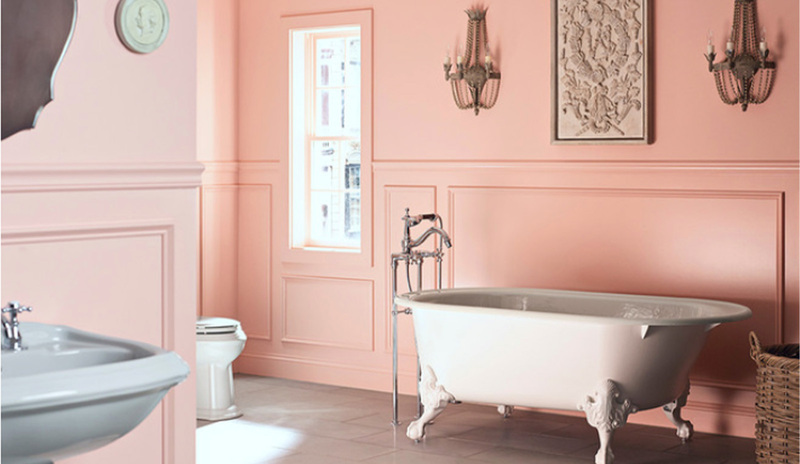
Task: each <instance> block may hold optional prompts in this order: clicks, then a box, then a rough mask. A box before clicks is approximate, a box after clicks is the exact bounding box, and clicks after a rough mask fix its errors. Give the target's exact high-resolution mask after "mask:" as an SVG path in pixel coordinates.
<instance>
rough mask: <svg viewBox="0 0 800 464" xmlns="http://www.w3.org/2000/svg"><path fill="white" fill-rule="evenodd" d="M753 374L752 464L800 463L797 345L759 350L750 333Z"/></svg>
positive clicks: (799, 384) (799, 377) (756, 338)
mask: <svg viewBox="0 0 800 464" xmlns="http://www.w3.org/2000/svg"><path fill="white" fill-rule="evenodd" d="M750 357H751V358H753V360H754V361H755V362H756V364H757V365H758V370H757V373H756V462H758V464H797V463H798V462H800V440H799V438H800V412H799V411H798V409H799V408H798V395H799V394H800V392H799V390H800V360H798V345H771V346H766V347H763V348H762V347H761V343H760V342H759V341H758V337H756V334H755V333H753V332H750Z"/></svg>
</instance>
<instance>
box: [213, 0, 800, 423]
mask: <svg viewBox="0 0 800 464" xmlns="http://www.w3.org/2000/svg"><path fill="white" fill-rule="evenodd" d="M651 5H652V13H653V23H652V30H653V36H652V41H651V44H652V50H651V53H652V55H651V58H652V62H653V69H652V73H651V76H650V79H651V84H652V88H653V98H652V102H653V105H652V126H653V130H654V133H653V135H654V142H653V143H652V144H651V145H639V146H608V145H605V146H563V145H560V146H553V145H551V144H550V134H549V131H550V107H549V102H550V68H549V63H550V49H549V44H550V2H549V1H536V2H531V1H521V0H515V1H507V2H495V3H493V4H491V5H489V6H490V8H489V13H488V34H489V41H490V43H491V44H492V48H493V50H496V51H495V53H493V58H494V59H495V62H496V64H497V67H498V68H499V69H500V71H501V72H502V75H503V79H502V85H501V89H500V95H499V100H498V103H497V106H496V107H495V108H493V109H491V110H486V111H482V112H481V114H480V116H478V117H475V116H474V115H473V114H472V113H471V112H467V111H459V110H457V109H456V108H455V106H454V104H453V102H452V97H451V95H450V90H449V86H448V84H447V83H445V82H444V81H443V79H442V70H441V61H442V57H443V55H444V52H445V49H447V48H449V49H450V51H451V53H452V52H453V50H454V49H455V48H456V45H457V44H458V43H460V42H463V40H464V37H465V31H466V15H464V13H463V10H464V9H465V8H467V7H469V6H470V4H469V3H465V2H463V1H455V0H444V1H436V2H427V1H421V0H411V1H410V2H372V1H369V0H336V1H324V2H323V1H320V0H277V1H272V2H263V1H260V0H239V1H238V2H233V6H217V7H216V8H223V9H227V8H234V9H235V10H236V11H237V12H238V16H236V18H235V20H232V21H233V22H234V24H235V26H231V23H230V22H228V19H225V26H224V28H223V29H219V28H217V29H215V33H219V34H222V35H225V34H229V35H228V36H226V37H224V38H222V39H219V40H224V41H228V40H230V38H231V37H235V38H236V40H237V42H236V43H237V48H236V62H235V63H234V64H233V65H234V66H235V67H236V77H237V79H236V81H235V84H233V85H234V86H235V89H236V91H235V93H236V95H237V96H238V98H237V99H236V105H235V108H236V109H235V112H234V115H233V116H232V117H234V118H235V119H236V126H235V127H236V129H235V130H236V131H237V134H238V136H237V137H236V147H235V153H236V155H235V156H234V157H231V156H229V154H228V152H227V151H225V150H222V149H220V150H218V153H217V154H213V155H211V159H210V161H213V163H210V164H209V168H210V170H211V169H214V170H217V171H219V172H220V173H229V174H230V176H228V175H227V174H225V175H226V176H228V177H225V178H226V179H227V180H226V181H225V182H229V184H226V185H236V186H237V191H238V203H235V201H234V200H233V199H230V198H227V199H226V200H225V201H226V202H227V204H228V205H233V204H235V207H236V208H237V210H238V213H237V217H238V223H237V225H238V230H236V234H237V237H238V240H236V243H238V247H234V246H233V245H232V243H233V242H231V241H228V240H217V239H216V237H217V235H214V236H213V237H214V240H213V242H212V241H210V240H205V239H204V245H203V247H204V248H203V250H204V257H203V259H204V262H205V259H206V258H205V254H206V253H209V255H210V259H212V260H216V261H217V262H222V261H223V260H222V259H221V258H219V256H221V255H220V254H219V253H220V250H219V249H220V248H225V250H223V251H222V252H223V253H225V254H226V256H227V257H226V258H225V259H224V261H225V263H227V264H224V265H221V267H222V268H224V269H229V268H231V266H234V264H233V263H235V269H236V272H237V273H238V277H237V279H236V282H237V287H236V290H235V292H234V293H235V295H236V298H237V301H238V306H237V308H236V314H237V315H238V318H239V319H240V320H242V322H243V325H244V329H245V331H246V332H247V333H248V334H252V335H254V336H251V337H250V339H249V340H248V344H247V347H246V349H245V352H244V354H243V355H242V356H241V357H240V359H239V361H238V362H237V368H238V369H239V370H240V371H242V372H248V373H252V374H260V375H274V376H283V377H289V378H296V379H302V380H310V381H318V382H325V383H331V384H341V385H348V386H355V387H362V388H371V389H377V390H384V391H385V390H388V389H390V388H391V342H390V338H389V334H390V318H389V315H388V311H389V304H390V302H389V298H388V295H389V293H390V285H389V272H388V269H389V261H388V256H389V254H390V253H391V252H393V251H397V249H398V248H399V242H400V237H399V233H400V231H401V221H400V217H401V216H402V213H403V208H405V207H410V208H412V210H413V212H427V211H436V212H438V213H439V214H441V215H442V217H443V218H444V220H445V226H446V228H447V229H448V230H449V231H450V232H451V233H452V235H453V243H454V248H453V250H451V252H449V253H448V258H447V260H446V263H445V264H446V265H445V268H444V275H443V277H444V282H445V284H446V285H450V286H467V285H497V286H511V285H519V286H530V287H548V288H561V289H577V290H591V291H605V292H627V293H650V294H661V295H672V296H688V297H699V298H718V299H724V300H730V301H734V302H738V303H742V304H746V305H748V306H750V307H751V308H752V309H753V311H754V317H753V318H752V319H750V320H748V321H745V322H740V323H735V324H730V325H727V326H723V327H720V328H719V329H716V330H715V331H714V332H712V333H711V336H710V338H709V342H708V344H707V346H706V349H705V350H704V352H703V354H702V355H701V358H700V360H699V362H698V363H697V366H696V367H695V369H694V371H693V374H692V379H693V385H694V387H693V389H692V395H691V396H690V398H689V405H688V408H687V416H689V417H690V418H691V420H692V421H693V422H694V423H695V424H696V427H697V429H698V430H703V431H711V432H720V433H727V434H734V435H743V436H752V434H753V423H754V418H753V415H754V412H753V396H754V394H753V382H754V370H755V369H754V364H753V362H752V361H751V360H750V359H749V357H748V356H747V340H746V337H745V335H746V333H747V331H749V330H752V329H755V330H756V331H758V333H759V335H760V336H761V337H762V338H763V339H765V340H766V343H775V342H792V341H795V342H796V341H797V340H798V326H799V325H800V320H799V319H798V290H799V289H798V283H799V282H800V270H799V269H798V253H799V251H800V250H799V247H798V238H799V237H800V226H799V225H798V211H800V199H799V198H798V158H799V157H800V146H799V144H798V125H799V124H800V114H799V112H798V99H799V98H800V94H799V92H798V88H799V87H800V85H798V82H799V81H800V75H799V71H800V69H799V66H798V57H799V56H800V49H799V48H798V45H800V40H798V34H799V33H800V27H799V26H800V22H799V21H798V14H799V12H800V6H798V3H797V2H761V3H760V4H759V16H760V21H761V23H762V24H765V25H766V26H767V30H768V34H769V40H770V44H771V45H770V47H771V51H772V55H771V56H774V57H775V59H776V61H777V66H778V71H777V79H776V81H775V88H774V91H773V94H772V96H771V98H770V99H769V100H768V101H767V102H766V103H765V104H763V105H757V106H751V107H750V109H749V110H748V111H747V112H746V113H742V112H741V111H740V110H739V109H738V108H736V107H728V106H726V105H724V104H722V103H721V102H720V101H719V98H718V97H717V96H716V91H715V88H714V82H713V78H712V77H711V76H710V75H709V74H708V72H707V69H706V64H705V61H704V59H703V56H702V53H703V51H704V46H705V37H706V33H707V30H708V29H709V28H713V29H714V30H715V31H716V36H717V37H720V38H722V37H723V36H724V33H723V31H725V30H727V29H728V28H729V27H730V22H731V16H732V13H733V11H732V2H730V0H712V1H705V2H695V1H692V0H670V1H668V2H666V1H665V2H655V1H654V2H652V3H651ZM201 8H202V4H201ZM365 9H366V10H369V11H371V15H372V27H373V30H374V38H373V40H372V46H373V50H374V51H373V53H372V55H371V58H372V62H373V65H372V69H371V71H372V79H371V80H370V81H369V83H371V84H372V89H373V91H372V92H371V95H372V101H371V106H370V107H371V110H372V115H373V116H372V119H371V121H370V122H371V124H372V127H373V129H372V130H371V131H370V132H368V135H371V136H372V143H371V148H372V156H371V157H369V159H367V160H366V161H371V163H372V168H371V170H368V172H371V174H372V176H373V177H372V181H371V182H366V181H365V183H364V186H365V195H366V198H367V199H369V200H371V202H372V207H371V208H370V212H371V215H372V216H371V220H370V221H366V232H368V237H367V240H368V241H370V240H371V246H370V247H369V251H370V252H371V253H372V257H373V259H372V260H371V262H367V261H364V260H361V261H358V260H357V261H353V260H352V259H347V258H344V257H337V256H335V255H332V256H326V257H325V259H311V258H308V259H306V258H302V257H301V258H300V259H298V258H297V257H296V256H294V255H291V254H289V253H286V250H287V248H288V243H289V242H288V240H289V239H288V237H289V232H288V227H289V223H288V210H289V208H288V191H289V186H288V164H287V153H288V148H287V147H288V120H287V116H286V115H287V111H288V109H287V101H288V95H287V86H288V84H287V82H288V79H287V72H288V69H287V62H288V49H287V45H286V43H287V35H288V34H287V30H288V27H289V25H288V24H289V23H290V22H289V21H287V20H286V18H298V17H308V16H302V15H311V16H314V15H313V14H314V13H322V12H360V11H364V10H365ZM225 14H226V15H227V13H225ZM224 17H225V18H228V16H224ZM216 24H218V23H217V21H216V20H215V21H214V25H216ZM225 28H228V29H230V30H228V29H225ZM226 31H227V32H226ZM721 40H722V39H720V43H717V48H718V49H721V47H722V46H723V44H722V43H721ZM225 43H226V44H227V42H225ZM215 44H216V45H215V47H214V50H215V52H214V53H216V54H217V56H218V55H219V54H220V53H223V52H222V51H221V50H223V49H227V48H226V47H227V45H225V46H223V47H222V48H220V44H219V43H216V42H215ZM231 66H232V64H231V61H230V60H229V59H227V58H226V59H225V60H223V61H220V62H217V64H216V65H215V66H211V69H213V70H214V72H219V73H221V74H222V75H224V76H230V72H231V69H230V67H231ZM225 79H228V77H226V78H225ZM208 91H209V92H212V96H211V97H209V96H208V95H207V96H206V97H207V98H217V99H218V101H217V103H216V105H217V112H218V113H217V116H218V117H222V118H226V117H228V114H229V112H230V110H229V108H230V107H231V103H230V101H229V100H230V89H229V88H228V87H227V84H226V87H224V88H222V89H220V88H219V85H215V86H209V87H208ZM214 92H216V93H214ZM225 195H226V196H227V195H228V191H227V190H226V191H225ZM204 198H205V196H204ZM204 203H205V202H204ZM218 204H220V203H219V202H218V200H212V201H209V202H208V203H207V204H204V212H205V211H211V210H217V211H221V209H220V208H218V206H215V205H218ZM225 214H228V213H225ZM220 217H222V213H221V212H220ZM211 222H212V223H213V221H211ZM204 223H207V221H204ZM215 227H218V226H215ZM231 233H233V231H232V230H230V229H228V230H227V231H225V232H224V233H223V232H220V233H219V236H220V237H229V236H230V234H231ZM214 234H217V233H216V232H214ZM433 277H434V273H433V269H432V268H430V267H428V268H426V269H424V278H425V281H426V283H427V285H432V283H433V280H432V279H433ZM230 285H231V283H230V282H229V281H226V280H224V279H215V278H214V277H213V275H211V274H209V273H208V272H207V270H206V269H205V268H204V282H203V287H204V289H203V295H204V298H206V297H205V295H211V294H215V293H217V294H225V295H228V294H230V292H231V290H230ZM206 287H210V288H206ZM222 287H224V289H223V288H222ZM370 288H371V290H372V297H371V301H370V298H369V297H368V293H369V289H370ZM401 288H402V287H401ZM309 295H311V296H309ZM343 295H346V297H347V298H351V299H352V300H353V304H344V303H343V301H342V298H343ZM226 299H227V298H226ZM370 304H371V308H369V310H366V309H365V305H367V306H369V305H370ZM215 306H217V305H215ZM217 310H219V311H228V309H225V308H216V307H215V308H213V309H212V308H210V307H209V305H204V311H217ZM332 313H333V314H335V315H336V317H335V318H332V317H331V314H332ZM223 314H224V312H223ZM411 330H412V329H411V323H410V320H409V319H408V318H405V317H404V316H401V321H400V334H401V342H400V353H401V359H400V362H401V390H403V391H404V392H407V393H410V392H412V391H413V389H414V374H415V363H414V353H413V346H414V344H413V339H412V333H411ZM370 337H371V338H372V339H371V340H370ZM369 342H371V344H370V343H369ZM369 346H371V347H372V348H371V349H367V348H368V347H369ZM554 355H557V354H556V353H554ZM388 411H389V405H388V404H387V417H388ZM402 414H406V415H410V414H412V412H411V411H405V412H401V415H402ZM661 416H662V415H661V414H660V413H658V412H656V413H652V412H647V413H642V414H637V415H634V416H632V418H631V420H632V421H635V422H642V423H651V424H656V425H662V426H665V425H667V424H666V421H665V420H664V419H663V417H661Z"/></svg>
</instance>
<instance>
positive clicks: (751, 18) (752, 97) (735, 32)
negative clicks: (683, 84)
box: [706, 0, 775, 111]
mask: <svg viewBox="0 0 800 464" xmlns="http://www.w3.org/2000/svg"><path fill="white" fill-rule="evenodd" d="M733 8H734V14H733V26H732V27H731V35H730V39H728V43H727V44H726V47H725V59H724V60H722V61H721V62H719V63H714V58H716V54H715V53H714V46H713V44H711V43H710V42H711V34H709V44H708V46H707V48H706V50H707V52H708V53H707V54H706V60H707V61H708V71H709V72H711V73H714V80H715V82H716V85H717V92H718V93H719V97H720V99H721V100H722V102H723V103H725V104H726V105H737V104H738V105H741V106H742V111H747V106H748V105H749V104H751V103H753V104H759V103H764V102H765V101H766V100H767V98H768V97H769V94H770V92H771V91H772V82H773V75H774V74H775V62H773V61H767V56H768V55H769V49H768V48H767V38H766V35H767V34H766V29H764V28H762V29H761V37H760V39H761V40H760V42H759V43H758V48H756V31H757V30H758V17H757V14H756V0H734V4H733Z"/></svg>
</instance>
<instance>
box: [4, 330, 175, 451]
mask: <svg viewBox="0 0 800 464" xmlns="http://www.w3.org/2000/svg"><path fill="white" fill-rule="evenodd" d="M20 332H21V333H22V335H23V346H24V347H25V349H23V350H21V351H13V350H3V352H2V462H3V464H50V463H52V461H54V460H58V459H64V458H66V457H69V456H74V455H77V454H81V453H85V452H87V451H91V450H93V449H96V448H99V447H101V446H104V445H107V444H108V443H111V442H112V441H114V440H116V439H117V438H119V437H121V436H123V435H125V434H126V433H127V432H129V431H131V430H132V429H133V428H134V427H136V426H137V425H138V424H139V423H140V422H141V421H142V420H144V418H145V417H147V415H148V414H150V411H152V410H153V408H155V407H156V405H157V404H158V402H159V401H161V399H162V398H163V397H164V395H166V393H167V391H169V389H170V388H172V387H173V386H175V385H176V384H178V383H180V382H181V381H183V380H184V379H185V378H186V376H187V375H189V366H188V365H187V364H186V363H185V362H184V361H183V360H182V359H181V358H180V357H179V356H178V355H177V354H175V353H173V352H171V351H165V350H163V349H161V348H158V347H155V346H152V345H148V344H146V343H139V342H135V341H130V340H123V339H119V338H112V337H106V336H103V335H97V334H93V333H89V332H83V331H80V330H76V329H73V328H70V327H65V326H56V325H48V324H39V323H34V322H23V323H20Z"/></svg>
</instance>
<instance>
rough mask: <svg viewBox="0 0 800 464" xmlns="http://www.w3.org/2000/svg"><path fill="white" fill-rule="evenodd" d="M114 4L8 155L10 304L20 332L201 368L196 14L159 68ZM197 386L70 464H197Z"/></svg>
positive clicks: (180, 16)
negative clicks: (96, 342)
mask: <svg viewBox="0 0 800 464" xmlns="http://www.w3.org/2000/svg"><path fill="white" fill-rule="evenodd" d="M116 4H117V2H116V1H105V2H96V1H90V2H85V1H81V2H79V4H78V19H77V25H76V29H75V35H74V38H73V41H72V43H71V45H70V46H69V49H68V51H67V53H66V56H65V58H64V61H63V64H62V66H61V68H60V70H59V72H58V74H57V76H56V79H55V101H53V102H52V103H51V104H49V105H48V106H47V107H46V108H45V109H44V111H43V112H42V114H41V117H40V119H39V123H38V126H37V127H36V128H35V129H33V130H31V131H26V132H21V133H18V134H16V135H13V136H11V137H10V138H7V139H6V140H4V141H3V142H2V146H0V148H1V149H2V156H3V160H2V161H3V162H2V270H3V273H2V299H3V301H8V300H11V299H19V300H20V301H23V302H25V303H27V304H30V305H32V306H33V307H34V312H33V313H31V314H25V315H23V316H22V319H23V320H29V321H40V322H49V323H56V324H67V325H71V326H74V327H76V328H80V329H84V330H89V331H95V332H99V333H103V334H108V335H112V336H119V337H125V338H131V339H135V340H140V341H144V342H147V343H152V344H155V345H159V346H162V347H164V348H166V349H170V350H174V351H176V352H177V353H178V354H180V356H181V357H182V358H183V359H184V360H185V361H187V362H188V363H189V364H190V366H193V365H194V358H195V339H194V331H193V323H194V319H195V316H196V312H197V310H196V307H197V292H198V268H199V267H198V262H197V261H198V258H197V254H198V253H197V251H198V246H199V243H198V229H199V227H198V224H199V221H198V216H199V214H198V203H199V200H198V199H199V195H198V191H199V186H200V173H201V169H202V166H201V165H200V164H198V163H197V162H196V155H195V143H196V142H195V125H196V117H195V76H196V69H195V66H196V60H195V50H196V46H197V31H196V17H195V15H196V8H195V6H194V4H192V3H190V2H168V7H169V12H170V19H171V21H170V25H171V29H170V32H169V36H168V38H167V40H166V41H165V42H164V44H163V46H162V47H161V48H159V49H158V50H156V51H155V52H153V53H151V54H149V55H139V54H134V53H131V52H129V51H128V50H127V49H126V48H125V47H124V46H123V45H122V44H121V43H120V42H119V40H118V38H117V36H116V32H115V30H114V9H115V7H116ZM194 434H195V384H194V376H193V375H190V377H189V379H187V380H186V381H185V382H183V383H182V384H181V385H179V386H177V387H175V388H174V389H173V390H172V391H171V392H170V393H169V394H168V395H167V397H166V398H165V399H164V401H163V402H162V403H161V404H160V405H159V406H158V407H157V408H156V409H155V410H154V411H153V412H152V413H151V414H150V416H149V417H148V418H147V419H145V421H144V422H143V423H142V424H141V425H140V426H139V427H137V428H136V429H134V431H132V432H131V433H130V434H129V435H127V436H125V437H123V438H121V439H119V440H118V441H116V442H114V443H112V444H111V445H109V446H106V447H104V448H101V449H99V450H97V451H94V452H92V453H89V454H85V455H82V456H77V457H74V458H71V459H68V460H65V461H63V462H65V463H66V462H69V463H74V464H79V463H80V464H88V463H109V462H114V463H141V462H148V463H164V464H189V463H193V462H194V461H195V459H194V436H195V435H194Z"/></svg>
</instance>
